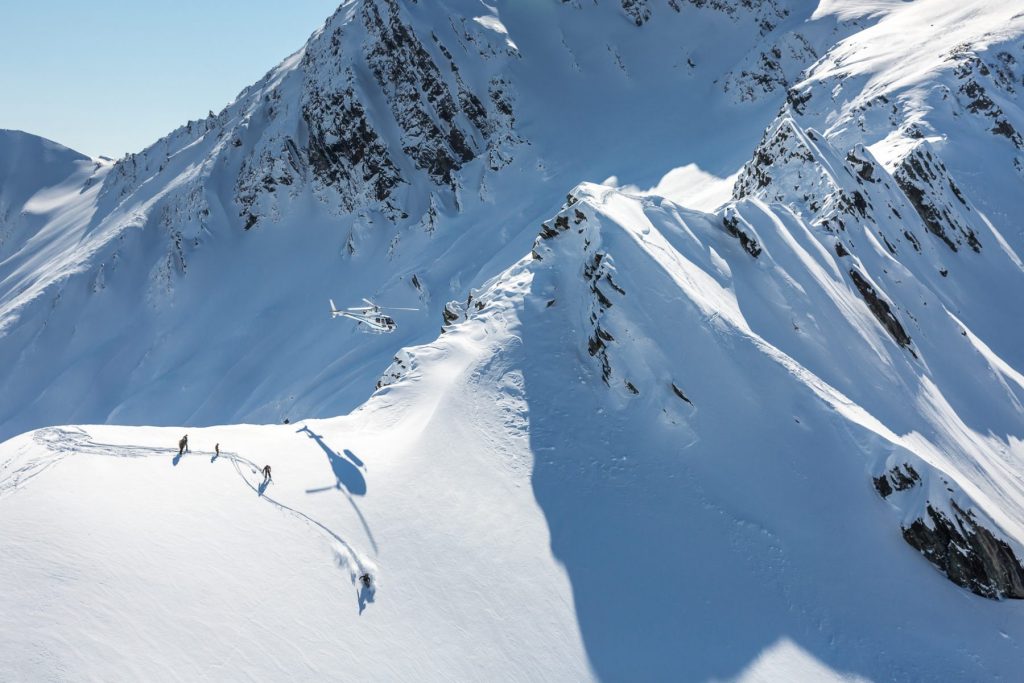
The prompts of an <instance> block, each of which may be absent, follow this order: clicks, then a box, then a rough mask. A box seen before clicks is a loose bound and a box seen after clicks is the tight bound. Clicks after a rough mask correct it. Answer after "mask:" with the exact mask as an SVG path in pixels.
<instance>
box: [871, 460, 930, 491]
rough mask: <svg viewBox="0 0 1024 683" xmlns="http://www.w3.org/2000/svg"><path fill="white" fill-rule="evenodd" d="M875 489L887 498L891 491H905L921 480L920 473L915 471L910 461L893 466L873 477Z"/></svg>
mask: <svg viewBox="0 0 1024 683" xmlns="http://www.w3.org/2000/svg"><path fill="white" fill-rule="evenodd" d="M874 481H875V489H877V490H878V494H879V495H880V496H882V498H888V497H889V496H891V495H892V493H893V491H906V490H907V489H910V488H913V487H914V486H916V485H917V484H919V483H920V482H921V475H919V474H918V473H917V470H915V469H914V468H913V467H912V466H911V465H910V463H903V466H902V469H901V468H900V466H893V468H892V469H891V470H889V471H888V472H886V473H885V474H883V475H881V476H879V477H875V479H874Z"/></svg>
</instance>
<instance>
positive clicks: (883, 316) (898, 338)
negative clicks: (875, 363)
mask: <svg viewBox="0 0 1024 683" xmlns="http://www.w3.org/2000/svg"><path fill="white" fill-rule="evenodd" d="M849 273H850V279H851V280H852V281H853V284H854V286H856V287H857V291H859V292H860V295H861V297H862V298H863V299H864V301H865V302H866V303H867V305H868V308H869V309H871V313H873V314H874V316H875V318H876V319H878V322H879V323H881V325H882V327H884V328H885V331H886V332H888V333H889V336H890V337H892V338H893V341H895V342H896V343H897V344H899V345H900V346H902V347H903V348H906V349H910V335H908V334H907V331H906V330H905V329H903V325H901V324H900V321H899V320H898V319H897V318H896V315H895V314H894V313H893V312H892V308H891V307H890V306H889V302H888V301H886V300H885V299H883V298H882V297H881V296H879V295H878V292H876V291H875V288H874V287H872V286H871V283H870V282H868V281H867V280H866V279H865V278H864V276H863V275H861V274H860V272H859V271H858V270H857V269H856V268H851V269H850V271H849ZM910 352H911V353H914V351H913V349H910ZM914 355H915V356H916V355H917V354H914Z"/></svg>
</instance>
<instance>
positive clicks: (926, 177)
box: [893, 142, 981, 252]
mask: <svg viewBox="0 0 1024 683" xmlns="http://www.w3.org/2000/svg"><path fill="white" fill-rule="evenodd" d="M893 178H895V180H896V183H897V184H898V185H899V187H900V189H901V190H902V191H903V193H904V194H905V195H906V196H907V199H909V200H910V203H911V204H912V205H913V207H914V210H915V211H917V214H918V215H919V216H920V217H921V220H922V221H923V222H924V225H925V227H926V228H927V229H928V231H929V232H930V233H932V234H933V235H935V236H936V237H938V238H939V239H941V240H942V241H943V242H945V244H946V246H948V247H949V248H950V249H952V250H953V251H957V248H958V247H959V246H960V245H962V244H964V243H966V244H967V245H968V246H969V247H970V248H971V249H973V250H974V251H975V252H980V251H981V242H979V241H978V236H977V235H976V234H975V232H974V230H973V229H972V228H971V227H970V225H969V224H968V223H967V221H966V220H964V218H963V214H964V213H966V212H970V211H971V207H970V205H968V203H967V200H966V199H965V198H964V196H963V193H962V192H961V191H960V188H959V187H957V185H956V183H955V182H953V179H952V178H951V177H950V175H949V172H948V171H947V170H946V166H945V165H944V164H943V163H942V161H941V160H939V159H938V158H937V157H936V156H935V155H934V154H932V152H931V150H930V149H929V147H928V145H927V143H924V142H922V143H920V144H919V145H918V146H916V147H915V148H914V149H913V151H911V152H910V153H909V154H907V155H906V156H905V157H904V158H903V160H902V161H900V164H899V166H898V167H897V169H896V171H895V173H893ZM950 194H951V195H952V197H953V198H954V199H955V202H956V205H954V204H953V202H952V201H951V200H950V199H949V197H950Z"/></svg>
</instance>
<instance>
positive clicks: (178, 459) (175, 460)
mask: <svg viewBox="0 0 1024 683" xmlns="http://www.w3.org/2000/svg"><path fill="white" fill-rule="evenodd" d="M181 456H182V453H178V454H177V455H176V456H174V460H172V461H171V464H172V465H174V466H175V467H177V466H178V463H179V462H181Z"/></svg>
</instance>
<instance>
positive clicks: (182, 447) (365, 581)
mask: <svg viewBox="0 0 1024 683" xmlns="http://www.w3.org/2000/svg"><path fill="white" fill-rule="evenodd" d="M285 422H287V420H286V421H285ZM189 452H191V451H190V450H189V447H188V434H186V435H184V436H183V437H181V438H180V439H178V457H179V458H180V457H181V456H182V455H184V454H185V453H189ZM213 453H214V455H213V459H214V460H216V459H217V458H219V457H220V443H219V442H218V443H215V444H214V445H213ZM260 471H261V473H262V474H263V483H264V484H267V483H269V482H272V481H273V479H272V478H271V477H270V465H264V466H263V469H262V470H260ZM261 493H262V491H261ZM359 583H360V584H362V586H363V588H364V589H365V590H370V591H372V587H373V578H372V577H371V576H370V574H369V573H368V572H363V573H362V574H361V575H360V576H359Z"/></svg>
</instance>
